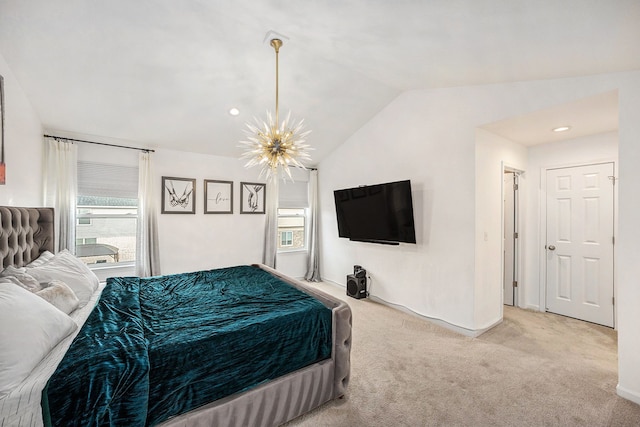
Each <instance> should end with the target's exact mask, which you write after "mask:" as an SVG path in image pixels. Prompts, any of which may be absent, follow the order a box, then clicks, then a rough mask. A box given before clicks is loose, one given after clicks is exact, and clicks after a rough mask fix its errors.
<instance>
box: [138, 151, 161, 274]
mask: <svg viewBox="0 0 640 427" xmlns="http://www.w3.org/2000/svg"><path fill="white" fill-rule="evenodd" d="M154 184H157V183H155V182H154V175H153V164H152V161H151V154H150V153H148V152H141V153H140V158H139V164H138V230H137V236H136V274H137V275H138V276H139V277H148V276H158V275H160V255H159V249H158V217H157V206H158V204H157V203H156V200H157V199H156V187H157V185H154Z"/></svg>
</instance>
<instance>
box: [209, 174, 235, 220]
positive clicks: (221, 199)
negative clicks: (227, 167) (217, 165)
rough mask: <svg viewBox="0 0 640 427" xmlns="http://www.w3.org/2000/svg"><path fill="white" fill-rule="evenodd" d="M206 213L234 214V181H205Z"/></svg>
mask: <svg viewBox="0 0 640 427" xmlns="http://www.w3.org/2000/svg"><path fill="white" fill-rule="evenodd" d="M204 213H206V214H230V213H233V181H217V180H214V179H205V180H204Z"/></svg>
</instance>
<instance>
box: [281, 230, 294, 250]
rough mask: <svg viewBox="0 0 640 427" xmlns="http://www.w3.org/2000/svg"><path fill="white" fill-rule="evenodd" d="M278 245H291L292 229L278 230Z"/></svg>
mask: <svg viewBox="0 0 640 427" xmlns="http://www.w3.org/2000/svg"><path fill="white" fill-rule="evenodd" d="M280 246H282V247H286V246H293V231H281V232H280Z"/></svg>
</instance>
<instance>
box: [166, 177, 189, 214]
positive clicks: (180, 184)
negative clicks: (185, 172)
mask: <svg viewBox="0 0 640 427" xmlns="http://www.w3.org/2000/svg"><path fill="white" fill-rule="evenodd" d="M162 213H163V214H181V213H182V214H195V213H196V180H195V179H192V178H174V177H168V176H163V177H162Z"/></svg>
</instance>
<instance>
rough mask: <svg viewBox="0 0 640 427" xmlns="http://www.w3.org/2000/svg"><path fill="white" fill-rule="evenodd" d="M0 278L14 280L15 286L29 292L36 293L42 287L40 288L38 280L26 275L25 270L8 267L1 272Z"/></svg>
mask: <svg viewBox="0 0 640 427" xmlns="http://www.w3.org/2000/svg"><path fill="white" fill-rule="evenodd" d="M0 277H5V278H9V277H10V278H14V279H15V281H14V283H15V284H16V285H18V286H20V287H22V288H25V289H26V290H28V291H31V292H38V291H39V290H41V289H42V286H40V283H39V282H38V280H37V279H36V278H35V277H33V276H31V275H30V274H28V273H26V269H25V268H17V267H14V266H12V265H9V266H7V267H6V268H5V269H4V270H2V273H0ZM16 282H17V283H16Z"/></svg>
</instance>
